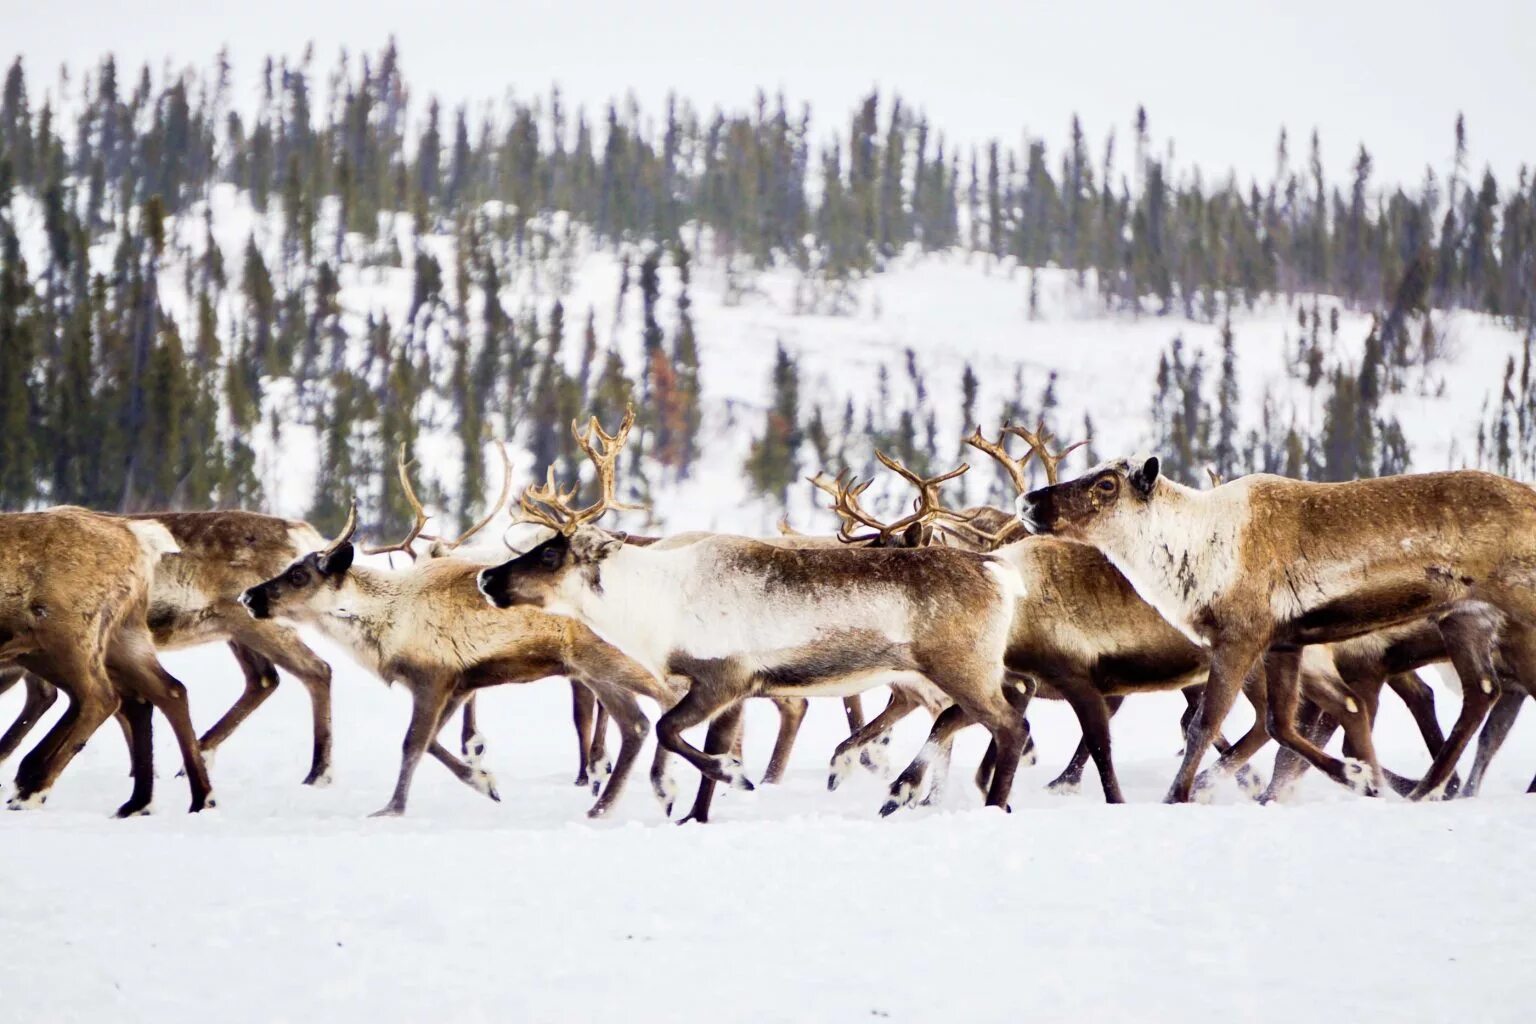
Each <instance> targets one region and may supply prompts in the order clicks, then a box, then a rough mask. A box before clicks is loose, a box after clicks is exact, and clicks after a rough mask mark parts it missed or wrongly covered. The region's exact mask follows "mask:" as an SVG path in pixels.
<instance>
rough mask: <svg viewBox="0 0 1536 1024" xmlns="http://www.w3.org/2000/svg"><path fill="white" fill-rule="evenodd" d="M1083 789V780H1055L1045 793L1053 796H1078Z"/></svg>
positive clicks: (1046, 788)
mask: <svg viewBox="0 0 1536 1024" xmlns="http://www.w3.org/2000/svg"><path fill="white" fill-rule="evenodd" d="M1082 788H1083V780H1082V779H1055V780H1054V781H1052V782H1051V783H1050V784H1049V785H1047V786H1046V787H1045V791H1046V792H1047V793H1050V794H1052V795H1053V796H1077V794H1078V793H1079V792H1081V791H1082Z"/></svg>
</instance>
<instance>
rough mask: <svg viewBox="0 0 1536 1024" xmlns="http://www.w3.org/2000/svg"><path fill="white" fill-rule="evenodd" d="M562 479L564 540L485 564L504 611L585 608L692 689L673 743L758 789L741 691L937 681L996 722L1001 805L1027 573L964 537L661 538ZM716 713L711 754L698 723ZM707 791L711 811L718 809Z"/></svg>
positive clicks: (649, 662) (532, 499)
mask: <svg viewBox="0 0 1536 1024" xmlns="http://www.w3.org/2000/svg"><path fill="white" fill-rule="evenodd" d="M571 496H572V495H560V494H558V493H557V492H555V489H554V488H553V486H552V481H551V486H550V487H549V488H547V489H546V490H545V491H544V492H542V493H538V494H525V495H524V501H523V508H524V512H525V514H526V515H527V516H528V517H529V518H532V519H542V521H543V522H544V523H545V525H547V526H548V527H549V528H550V529H551V531H552V533H553V535H552V536H551V537H550V538H549V539H548V540H546V541H544V542H543V543H541V544H539V545H537V546H536V547H534V548H532V549H531V550H530V551H528V552H526V553H525V554H523V555H521V556H519V557H517V558H514V559H512V560H510V561H508V562H507V563H505V564H503V565H500V566H496V567H494V568H489V569H486V570H484V571H482V572H481V573H480V577H479V583H480V588H481V590H482V591H483V592H484V594H485V595H486V597H487V599H488V600H489V601H490V602H492V603H494V604H495V605H496V606H498V607H501V608H512V607H519V606H522V607H532V608H540V609H543V610H545V611H549V612H553V613H555V614H558V615H564V616H569V617H572V618H574V619H576V620H578V621H580V622H582V623H584V624H585V625H587V626H588V627H590V628H591V629H592V630H593V631H594V632H595V633H596V634H597V635H598V636H601V637H602V638H603V639H605V640H607V641H608V642H610V643H612V644H613V645H614V646H616V647H618V648H619V649H620V650H622V651H624V652H625V653H626V654H627V655H629V656H630V657H632V658H633V659H634V660H635V661H637V662H638V663H640V664H641V665H642V666H644V667H645V668H646V669H647V670H648V671H649V672H650V673H651V674H653V675H654V676H655V677H656V678H657V679H663V678H666V677H667V676H670V675H681V676H684V677H686V678H687V679H688V681H689V687H688V692H687V694H686V695H685V696H684V697H683V699H682V700H681V701H679V703H678V704H677V706H676V707H674V708H672V709H671V710H669V711H668V712H666V713H665V714H664V715H662V717H661V719H660V721H659V722H658V723H657V727H656V729H657V736H658V739H659V742H660V744H661V746H662V747H663V748H665V749H667V750H671V751H674V752H676V753H678V754H681V755H682V756H683V757H685V758H686V759H687V760H688V761H689V762H690V763H692V764H693V765H694V766H695V767H697V768H698V769H699V770H700V772H701V773H703V775H704V776H705V778H706V779H707V780H710V781H714V782H720V783H724V784H726V785H729V786H734V787H738V788H751V783H750V782H749V781H748V780H747V778H746V775H745V773H744V772H743V769H742V765H741V762H740V760H739V759H738V758H736V757H734V756H732V755H731V754H730V752H729V751H730V749H731V745H732V741H733V739H734V736H735V733H736V730H737V728H738V726H739V723H740V715H741V702H742V701H743V700H745V699H746V698H748V697H753V696H803V695H806V694H832V695H847V694H853V693H859V692H861V691H863V690H865V689H868V688H870V687H872V686H875V685H879V684H882V683H887V682H890V681H891V680H892V679H893V678H894V679H896V680H897V681H903V680H909V681H911V682H914V683H916V684H919V685H922V684H928V685H932V686H935V687H937V688H938V689H939V690H941V691H943V692H944V693H945V694H946V695H947V696H948V697H949V698H950V699H952V700H954V701H955V702H956V703H957V704H959V705H960V706H962V707H964V708H965V709H966V711H967V712H968V713H969V714H971V715H973V716H974V717H975V718H976V719H977V720H979V721H981V722H982V723H983V724H985V725H986V726H987V727H988V729H989V730H991V732H992V735H993V738H994V741H995V742H996V743H997V746H998V750H999V756H998V763H997V768H996V770H995V771H994V773H993V777H992V783H991V788H990V791H989V792H988V797H987V800H988V803H989V804H994V805H1003V804H1005V803H1006V801H1007V796H1008V791H1009V788H1010V787H1011V785H1012V781H1013V775H1014V771H1015V769H1016V767H1017V764H1018V759H1019V754H1020V752H1021V750H1022V749H1023V744H1024V738H1025V729H1024V724H1023V720H1022V715H1021V712H1022V707H1023V702H1024V701H1025V699H1026V698H1025V697H1024V695H1023V693H1022V691H1020V690H1017V689H1016V688H1014V687H1012V686H1011V685H1007V684H1005V681H1004V672H1003V666H1002V655H1003V652H1004V649H1005V646H1006V643H1007V633H1008V626H1009V622H1010V621H1011V618H1012V607H1013V602H1014V601H1015V599H1016V598H1017V596H1018V595H1019V594H1020V593H1021V592H1022V589H1023V584H1022V581H1021V580H1020V579H1019V577H1018V574H1017V573H1015V572H1014V571H1013V570H1011V569H1010V568H1009V567H1008V566H1006V565H1004V564H1003V563H1001V562H1000V561H998V560H997V559H994V558H991V557H989V556H986V555H980V554H976V553H973V552H966V551H960V550H957V549H954V548H945V547H930V548H916V549H901V548H878V547H832V546H821V545H817V546H811V547H786V546H783V545H781V544H772V543H767V542H764V541H758V540H751V539H747V538H742V537H732V536H725V535H717V534H690V535H686V536H683V537H677V538H673V539H670V540H666V541H662V542H660V543H657V544H653V545H649V546H646V547H637V546H635V545H632V544H627V543H626V535H625V534H623V533H613V532H609V531H606V530H602V529H599V528H597V527H595V526H592V525H590V523H591V520H592V519H595V518H596V516H597V515H600V514H601V509H594V510H593V514H588V515H581V514H572V512H571V510H570V509H569V508H568V504H567V503H568V501H569V498H570V497H571ZM705 721H709V722H710V729H709V734H708V737H707V739H706V741H705V749H704V750H702V751H701V750H699V749H697V748H695V747H694V746H693V745H692V744H690V743H689V742H688V741H687V740H686V739H685V738H684V737H683V735H682V733H683V730H685V729H687V728H689V727H691V726H693V725H696V724H699V723H701V722H705ZM707 813H708V801H707V798H705V797H704V796H703V793H702V791H701V799H700V801H699V802H697V803H696V805H695V811H694V814H693V815H692V816H691V817H693V818H695V819H696V820H703V819H705V818H706V817H707Z"/></svg>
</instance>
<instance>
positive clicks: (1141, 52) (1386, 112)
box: [0, 0, 1536, 184]
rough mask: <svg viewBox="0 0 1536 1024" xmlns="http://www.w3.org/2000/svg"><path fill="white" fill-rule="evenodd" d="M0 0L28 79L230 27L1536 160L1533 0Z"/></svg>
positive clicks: (837, 94) (976, 129)
mask: <svg viewBox="0 0 1536 1024" xmlns="http://www.w3.org/2000/svg"><path fill="white" fill-rule="evenodd" d="M0 11H3V14H0V24H3V25H4V32H3V34H0V56H4V58H5V59H6V60H7V61H9V59H10V55H13V54H20V55H21V56H22V57H23V58H24V60H25V62H26V64H27V67H28V71H29V78H30V79H31V80H32V81H33V82H34V89H37V88H38V87H39V85H40V84H41V81H46V82H48V83H50V84H51V83H52V82H54V81H55V72H56V70H57V68H58V66H59V65H60V63H61V62H68V63H69V64H70V65H71V66H73V67H80V66H83V65H85V64H89V63H92V62H94V61H95V60H96V59H98V58H99V57H100V55H101V54H103V53H105V52H106V51H108V50H112V51H114V52H116V53H117V54H118V56H119V59H120V60H126V61H128V62H130V63H131V64H133V65H137V64H138V63H140V62H142V61H146V60H148V61H151V62H152V63H153V64H154V65H156V66H157V67H158V66H159V65H160V64H162V63H163V62H164V61H165V60H166V59H167V58H169V59H171V60H172V61H174V62H175V63H176V64H177V65H181V64H188V63H192V64H197V65H199V66H207V65H208V63H209V62H210V61H211V59H212V57H213V54H214V53H215V52H216V51H217V49H218V47H219V46H221V45H223V44H228V45H229V46H230V47H231V51H232V53H233V55H234V58H235V70H236V73H237V76H238V80H239V82H240V85H241V88H242V90H243V94H244V96H245V97H247V98H248V97H249V96H250V95H251V94H252V92H253V90H254V83H255V81H256V75H257V72H258V71H259V68H260V57H261V56H262V55H264V54H267V53H289V54H295V55H296V54H298V53H300V52H301V51H302V49H303V47H304V45H305V43H306V42H308V41H311V40H312V41H313V42H314V43H315V45H316V53H317V57H318V58H319V61H318V64H319V66H320V68H321V70H322V71H324V70H328V69H329V67H330V65H331V63H332V62H333V60H334V57H335V55H336V53H337V52H338V51H339V50H340V49H341V48H342V47H343V46H345V47H346V48H348V49H350V50H352V51H353V52H359V51H365V50H367V51H373V50H377V49H378V48H379V47H380V46H381V45H382V44H383V42H384V41H385V39H386V38H387V37H388V36H389V34H390V33H394V35H395V36H396V38H397V40H398V42H399V44H400V48H401V53H402V57H403V61H404V66H405V71H406V76H407V81H408V83H409V84H410V85H411V86H412V87H413V89H414V90H415V96H416V98H417V99H422V98H424V95H425V94H426V93H428V92H431V93H436V94H438V95H439V96H441V97H443V98H444V99H445V100H448V101H450V102H456V101H458V100H464V99H468V100H483V99H487V98H499V97H500V96H502V95H503V94H504V93H505V91H506V90H507V88H508V87H511V88H513V89H514V90H516V91H517V92H519V93H521V94H528V93H532V92H536V91H543V90H545V89H547V88H548V86H549V85H550V84H551V83H555V82H558V83H559V84H560V85H561V87H562V88H563V89H564V90H565V93H566V95H567V97H568V98H569V99H570V100H572V101H574V102H581V103H586V104H587V105H588V106H589V107H594V106H596V105H597V104H600V103H602V102H603V101H605V100H606V99H607V98H609V97H611V96H614V95H622V94H623V93H624V92H626V91H631V90H632V91H634V92H635V93H636V94H637V95H638V96H639V97H640V99H641V101H642V103H643V104H644V105H645V107H646V109H647V110H648V111H657V110H659V109H660V103H661V99H662V97H664V96H665V94H666V92H667V91H668V90H669V89H675V90H677V91H678V93H679V94H681V95H683V96H686V97H689V98H690V99H692V100H693V101H695V103H696V104H698V105H700V106H703V107H710V106H713V105H715V104H725V105H729V106H732V107H742V106H744V105H746V104H747V103H748V102H750V100H751V97H752V95H753V93H754V90H755V89H756V88H757V87H759V86H762V87H765V88H767V89H769V90H770V91H773V90H777V89H783V90H784V92H785V93H786V94H787V95H788V96H789V97H790V99H791V100H793V101H795V102H800V101H809V102H811V104H812V106H813V111H814V121H813V126H814V128H815V129H816V131H817V134H818V136H825V134H827V133H829V132H830V131H832V130H833V129H842V128H843V127H844V125H845V124H846V121H847V116H848V113H849V112H850V110H851V109H852V107H853V105H854V104H855V103H856V101H857V100H858V98H859V97H860V96H861V95H862V94H864V93H865V92H867V91H868V90H869V89H870V88H871V87H872V86H879V87H880V88H881V90H882V92H888V91H890V90H892V89H895V90H898V91H900V93H901V94H902V95H903V96H904V97H905V98H907V100H908V101H909V102H915V103H917V104H919V105H921V106H922V107H923V108H924V109H925V110H926V111H927V112H928V114H929V117H930V119H931V120H932V121H933V122H934V124H935V125H936V126H938V127H940V128H941V129H943V130H944V131H945V132H946V134H948V135H949V136H951V137H958V138H961V139H964V140H966V141H980V140H985V139H987V138H991V137H997V138H1001V139H1003V140H1006V141H1010V142H1014V141H1016V140H1017V139H1018V138H1019V135H1020V133H1021V132H1022V131H1024V130H1026V129H1027V130H1028V131H1029V132H1031V133H1032V134H1040V135H1044V136H1045V137H1046V139H1047V141H1048V143H1049V144H1050V146H1051V148H1052V150H1053V151H1055V150H1056V149H1057V148H1058V147H1059V146H1060V144H1061V142H1062V141H1063V140H1064V138H1065V137H1066V128H1067V124H1068V121H1069V119H1070V117H1071V115H1072V114H1073V113H1074V112H1076V113H1078V114H1080V115H1081V116H1082V118H1083V120H1084V123H1085V127H1086V129H1087V131H1088V134H1089V138H1090V139H1091V140H1092V141H1093V146H1094V150H1095V152H1096V153H1097V152H1098V151H1099V150H1100V147H1101V146H1102V143H1103V139H1104V136H1105V134H1106V132H1107V131H1108V129H1109V128H1110V127H1111V126H1112V125H1113V126H1116V127H1117V128H1118V135H1119V142H1120V147H1121V148H1120V153H1121V154H1122V155H1123V154H1126V153H1127V152H1128V149H1127V148H1126V147H1127V144H1128V129H1129V125H1130V122H1131V117H1132V114H1133V112H1134V111H1135V108H1136V105H1137V104H1138V103H1145V104H1146V106H1147V109H1148V112H1149V114H1150V117H1151V125H1152V130H1153V134H1154V136H1155V137H1156V138H1157V139H1158V140H1166V139H1168V138H1170V137H1171V138H1173V139H1174V140H1175V141H1176V142H1177V145H1178V153H1177V155H1178V158H1179V163H1180V164H1181V165H1182V164H1184V163H1185V162H1186V161H1188V162H1193V163H1197V164H1199V165H1200V166H1201V167H1203V168H1205V169H1206V170H1207V171H1210V172H1221V173H1224V172H1225V170H1226V169H1227V168H1229V167H1236V168H1237V169H1238V171H1239V172H1240V173H1241V174H1242V175H1244V176H1245V177H1246V176H1247V175H1250V174H1259V175H1262V176H1263V177H1264V178H1266V179H1267V178H1268V175H1269V173H1270V170H1271V169H1272V167H1273V163H1274V147H1275V139H1276V134H1277V132H1278V129H1279V127H1280V125H1282V124H1285V125H1287V126H1289V128H1290V131H1291V136H1292V139H1293V145H1292V152H1293V154H1300V155H1304V148H1303V147H1304V145H1305V140H1306V137H1307V135H1308V134H1309V133H1310V131H1311V130H1312V128H1313V127H1314V126H1315V127H1317V128H1318V129H1320V130H1321V132H1322V137H1323V147H1324V154H1325V157H1326V159H1327V162H1328V165H1329V172H1330V174H1333V175H1340V176H1342V175H1343V174H1344V173H1345V171H1346V168H1347V164H1348V162H1349V161H1350V159H1352V157H1353V154H1354V151H1355V149H1356V147H1357V145H1358V144H1359V143H1360V142H1361V141H1364V142H1365V143H1366V144H1367V146H1368V147H1369V149H1370V151H1371V153H1372V156H1373V158H1374V159H1375V162H1376V168H1377V175H1378V177H1377V181H1378V183H1380V182H1381V180H1382V179H1383V178H1387V179H1392V180H1407V181H1413V182H1416V181H1417V180H1418V179H1419V178H1420V177H1421V176H1422V174H1423V169H1424V166H1425V165H1426V164H1427V163H1428V164H1433V165H1434V166H1435V168H1436V170H1437V172H1440V173H1442V174H1443V173H1444V170H1445V168H1446V166H1447V164H1448V162H1449V159H1450V152H1451V147H1452V124H1453V122H1454V119H1455V116H1456V113H1457V111H1458V110H1460V111H1464V112H1465V113H1466V116H1467V125H1468V133H1469V136H1470V140H1471V145H1472V154H1473V167H1474V169H1480V168H1481V167H1482V165H1483V164H1484V163H1491V164H1492V165H1493V167H1494V170H1495V172H1496V173H1498V174H1499V176H1500V179H1501V182H1504V183H1506V184H1507V183H1508V182H1509V181H1510V180H1511V179H1512V177H1513V175H1514V173H1515V171H1516V169H1517V168H1518V167H1519V166H1520V165H1521V164H1522V163H1523V162H1527V161H1533V160H1536V127H1533V125H1536V116H1533V114H1536V2H1532V0H1507V2H1491V0H1460V2H1435V0H1427V2H1426V0H1397V2H1395V3H1389V2H1374V0H1371V2H1366V0H1327V2H1323V0H1288V2H1285V3H1272V4H1266V3H1250V2H1245V0H1228V2H1224V3H1220V2H1202V0H1177V2H1174V0H1146V2H1124V3H1095V2H1087V0H1078V2H1068V0H1063V2H1056V3H1040V2H1033V0H1009V2H1006V3H976V2H968V0H928V2H912V0H883V2H865V0H856V2H842V0H771V2H768V3H748V4H739V3H733V2H730V0H721V2H716V3H699V2H684V0H643V2H632V3H622V4H616V3H581V2H577V0H569V2H565V3H549V2H542V0H521V2H506V3H465V2H450V0H368V2H365V3H359V2H355V0H346V2H337V3H327V2H323V0H259V2H256V3H245V4H219V3H186V2H181V3H176V2H170V0H134V2H132V3H123V2H107V0H90V2H67V0H49V2H42V0H0ZM322 77H323V76H322ZM40 79H41V81H40ZM418 109H419V108H418ZM1120 166H1121V167H1122V168H1123V167H1125V166H1126V165H1125V163H1124V161H1123V160H1122V161H1121V164H1120Z"/></svg>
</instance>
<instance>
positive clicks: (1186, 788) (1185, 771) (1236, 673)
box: [1164, 633, 1268, 804]
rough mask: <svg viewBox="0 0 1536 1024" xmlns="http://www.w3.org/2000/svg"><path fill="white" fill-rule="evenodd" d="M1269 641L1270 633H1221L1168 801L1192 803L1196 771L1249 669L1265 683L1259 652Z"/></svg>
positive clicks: (1235, 698) (1259, 683) (1261, 682)
mask: <svg viewBox="0 0 1536 1024" xmlns="http://www.w3.org/2000/svg"><path fill="white" fill-rule="evenodd" d="M1267 645H1268V637H1259V636H1245V635H1243V634H1241V633H1237V634H1234V635H1231V636H1219V637H1218V638H1217V639H1216V641H1215V643H1214V647H1213V650H1212V651H1211V667H1210V672H1209V674H1208V676H1207V678H1206V683H1205V686H1204V688H1203V689H1202V690H1201V692H1200V707H1199V710H1198V711H1197V712H1196V713H1195V715H1194V716H1193V717H1191V718H1190V720H1189V729H1188V730H1187V731H1186V732H1185V734H1184V761H1183V763H1182V764H1180V765H1179V772H1178V774H1177V775H1175V776H1174V780H1173V785H1172V786H1171V787H1170V788H1169V790H1168V795H1167V796H1166V797H1165V798H1164V802H1165V803H1170V804H1182V803H1188V802H1189V799H1190V796H1191V795H1192V794H1193V793H1194V787H1195V773H1196V772H1198V771H1199V770H1200V760H1201V759H1202V758H1203V757H1204V756H1205V752H1206V750H1207V748H1209V747H1210V746H1211V744H1212V742H1213V741H1214V740H1215V738H1216V737H1217V736H1218V735H1220V734H1221V726H1222V723H1223V722H1225V721H1226V719H1227V713H1228V712H1229V711H1231V710H1232V704H1233V703H1234V702H1235V701H1236V700H1237V693H1238V691H1239V690H1241V689H1242V688H1243V681H1244V680H1245V679H1247V678H1248V676H1249V673H1256V674H1257V676H1258V684H1257V685H1258V686H1260V687H1262V686H1263V685H1264V667H1263V666H1262V665H1261V664H1259V655H1260V654H1262V653H1263V651H1264V648H1265V647H1266V646H1267Z"/></svg>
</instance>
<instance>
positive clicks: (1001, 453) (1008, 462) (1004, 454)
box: [965, 426, 1035, 494]
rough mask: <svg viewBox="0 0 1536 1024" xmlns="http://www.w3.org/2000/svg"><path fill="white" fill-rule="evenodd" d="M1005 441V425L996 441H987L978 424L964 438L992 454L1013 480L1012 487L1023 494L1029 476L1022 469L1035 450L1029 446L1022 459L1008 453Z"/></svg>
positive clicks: (980, 449) (1006, 433)
mask: <svg viewBox="0 0 1536 1024" xmlns="http://www.w3.org/2000/svg"><path fill="white" fill-rule="evenodd" d="M1007 441H1008V428H1007V427H1004V428H1003V430H1002V432H1001V433H999V434H998V435H997V440H996V441H988V440H987V439H986V438H985V437H983V436H982V433H981V427H979V426H978V427H977V428H976V432H975V433H974V434H972V435H971V436H970V437H968V438H966V439H965V443H966V444H968V445H970V446H971V447H972V448H975V449H976V450H977V451H979V452H985V453H986V454H988V455H990V456H992V458H993V460H995V461H996V462H997V464H998V465H999V466H1001V467H1003V470H1004V471H1005V472H1006V473H1007V474H1008V479H1010V480H1012V481H1013V486H1014V489H1015V490H1017V491H1018V492H1019V493H1020V494H1023V493H1024V492H1025V491H1027V490H1029V477H1028V476H1027V475H1026V474H1025V472H1024V470H1025V468H1026V467H1028V466H1029V460H1030V459H1031V458H1033V457H1034V454H1035V450H1034V449H1033V448H1031V449H1030V450H1029V451H1027V452H1025V453H1024V457H1023V458H1022V459H1016V458H1014V457H1013V456H1012V455H1009V454H1008V449H1007V447H1006V445H1007Z"/></svg>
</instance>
